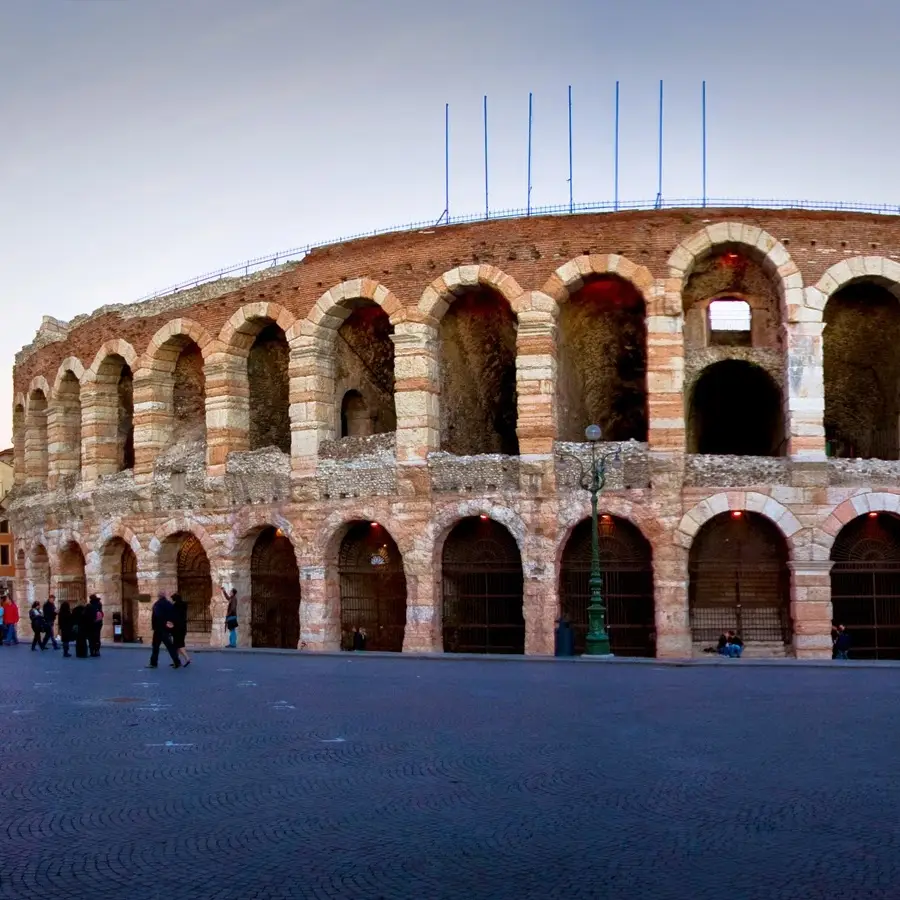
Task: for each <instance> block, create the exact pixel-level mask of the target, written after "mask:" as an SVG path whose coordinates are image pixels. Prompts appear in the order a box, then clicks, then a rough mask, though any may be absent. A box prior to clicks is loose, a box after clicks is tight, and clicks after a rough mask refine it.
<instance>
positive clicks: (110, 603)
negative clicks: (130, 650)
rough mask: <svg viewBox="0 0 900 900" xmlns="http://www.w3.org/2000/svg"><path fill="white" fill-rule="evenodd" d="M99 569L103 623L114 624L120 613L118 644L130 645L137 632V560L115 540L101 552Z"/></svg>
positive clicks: (120, 540) (124, 545)
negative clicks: (104, 615)
mask: <svg viewBox="0 0 900 900" xmlns="http://www.w3.org/2000/svg"><path fill="white" fill-rule="evenodd" d="M101 567H102V569H101V573H102V577H103V582H102V587H101V589H100V594H101V596H102V597H103V602H104V605H105V606H106V607H107V611H106V621H108V622H111V623H112V622H114V620H113V616H114V615H115V614H116V613H120V614H121V617H122V621H121V625H122V640H123V641H134V640H135V639H136V638H137V632H138V611H137V596H138V580H137V557H136V556H135V554H134V551H133V550H132V549H131V547H130V546H129V545H128V544H127V543H126V542H125V541H124V540H123V539H122V538H120V537H116V538H113V539H112V540H111V541H109V542H108V543H107V544H106V546H105V547H104V548H103V554H102V556H101ZM111 633H114V632H112V631H111Z"/></svg>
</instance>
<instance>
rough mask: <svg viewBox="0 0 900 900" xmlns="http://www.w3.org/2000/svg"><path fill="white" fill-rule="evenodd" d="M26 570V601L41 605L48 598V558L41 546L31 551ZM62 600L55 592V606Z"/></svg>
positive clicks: (45, 550) (44, 548)
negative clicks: (36, 602)
mask: <svg viewBox="0 0 900 900" xmlns="http://www.w3.org/2000/svg"><path fill="white" fill-rule="evenodd" d="M27 569H28V571H27V576H28V584H27V592H26V596H27V597H28V601H29V603H33V602H34V601H35V600H37V601H38V603H40V604H41V605H43V604H44V603H45V602H46V600H47V597H49V596H50V556H49V554H48V553H47V548H46V547H44V546H43V544H38V545H37V546H36V547H35V548H34V550H33V551H32V553H31V557H30V559H29V560H28V566H27ZM82 574H83V569H82ZM64 599H65V598H63V597H61V596H60V595H59V592H57V596H56V602H57V605H58V604H60V603H62V601H63V600H64Z"/></svg>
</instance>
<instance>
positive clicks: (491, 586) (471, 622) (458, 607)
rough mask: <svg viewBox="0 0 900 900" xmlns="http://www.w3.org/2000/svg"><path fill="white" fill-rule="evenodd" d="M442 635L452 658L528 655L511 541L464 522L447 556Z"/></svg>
mask: <svg viewBox="0 0 900 900" xmlns="http://www.w3.org/2000/svg"><path fill="white" fill-rule="evenodd" d="M442 575H443V579H442V581H443V592H442V593H443V626H444V627H443V632H444V650H445V652H448V653H524V652H525V618H524V615H523V612H522V599H523V590H524V579H523V576H522V563H521V560H520V557H519V548H518V546H517V545H516V542H515V540H514V539H513V537H512V535H511V534H510V533H509V532H508V531H507V530H506V529H505V528H504V527H503V526H502V525H499V524H498V523H496V522H492V521H490V520H480V519H463V521H462V522H460V523H459V525H457V526H456V528H455V529H454V530H453V532H452V533H451V534H450V536H449V537H448V538H447V542H446V544H445V545H444V554H443V566H442Z"/></svg>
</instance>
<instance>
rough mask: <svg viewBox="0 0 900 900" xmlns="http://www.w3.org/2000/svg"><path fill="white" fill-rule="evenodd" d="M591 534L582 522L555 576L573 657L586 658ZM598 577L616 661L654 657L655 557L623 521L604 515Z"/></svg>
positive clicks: (587, 524)
mask: <svg viewBox="0 0 900 900" xmlns="http://www.w3.org/2000/svg"><path fill="white" fill-rule="evenodd" d="M591 529H592V522H591V520H590V519H585V520H584V521H583V522H580V523H579V524H578V525H577V526H576V527H575V529H574V530H573V531H572V534H571V536H570V537H569V540H568V541H567V542H566V546H565V549H564V550H563V555H562V563H561V565H560V572H559V592H560V610H561V613H562V615H563V616H565V617H566V618H567V619H568V620H569V622H570V623H571V624H572V628H573V630H574V632H575V652H576V653H577V654H581V653H584V649H585V636H586V635H587V630H588V613H587V610H588V605H589V603H590V599H591V591H590V576H591ZM598 532H599V534H598V538H599V543H600V573H601V577H602V579H603V584H602V591H603V594H602V596H603V602H604V604H605V606H606V618H607V631H608V632H609V642H610V646H611V648H612V652H613V653H614V654H615V655H616V656H655V655H656V621H655V616H654V606H653V551H652V549H651V547H650V543H649V541H648V540H647V539H646V538H645V537H644V536H643V535H642V534H641V532H640V530H639V529H638V528H637V527H636V526H634V525H633V524H632V523H631V522H629V521H628V520H627V519H620V518H618V517H617V516H610V515H602V516H601V517H600V519H599V521H598Z"/></svg>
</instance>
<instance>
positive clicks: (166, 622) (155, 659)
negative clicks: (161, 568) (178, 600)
mask: <svg viewBox="0 0 900 900" xmlns="http://www.w3.org/2000/svg"><path fill="white" fill-rule="evenodd" d="M174 624H175V608H174V607H173V606H172V601H171V600H169V598H168V597H166V595H165V594H160V595H159V599H158V600H157V601H156V603H154V604H153V609H152V611H151V614H150V626H151V628H153V644H152V646H151V649H150V665H149V666H148V668H150V669H155V668H156V667H157V666H158V665H159V645H160V644H165V645H166V650H168V651H169V656H171V657H172V668H174V669H180V668H181V662H180V661H179V659H178V651H177V650H176V649H175V644H174V642H173V641H172V628H173V626H174Z"/></svg>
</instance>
